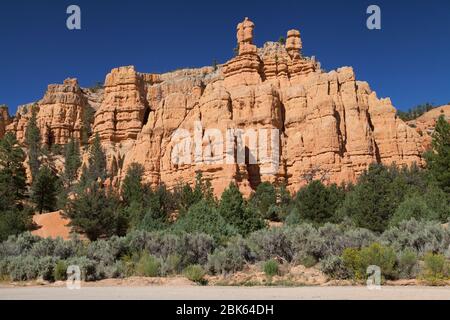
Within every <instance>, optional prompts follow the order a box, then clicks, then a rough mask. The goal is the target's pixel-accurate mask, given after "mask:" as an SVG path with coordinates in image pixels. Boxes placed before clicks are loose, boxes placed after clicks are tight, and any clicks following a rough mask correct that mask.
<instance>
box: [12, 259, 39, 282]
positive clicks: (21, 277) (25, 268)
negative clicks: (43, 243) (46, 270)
mask: <svg viewBox="0 0 450 320" xmlns="http://www.w3.org/2000/svg"><path fill="white" fill-rule="evenodd" d="M8 273H9V276H10V278H11V280H12V281H27V280H34V279H37V277H38V275H39V262H38V260H36V258H35V257H32V256H17V257H12V258H11V260H10V261H9V263H8Z"/></svg>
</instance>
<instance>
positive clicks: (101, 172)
mask: <svg viewBox="0 0 450 320" xmlns="http://www.w3.org/2000/svg"><path fill="white" fill-rule="evenodd" d="M88 165H89V166H88V173H89V179H90V180H92V181H97V180H98V179H101V180H104V179H106V176H107V172H106V155H105V152H104V151H103V147H102V144H101V141H100V136H99V135H98V133H96V135H95V138H94V141H93V142H92V145H91V147H90V149H89V159H88Z"/></svg>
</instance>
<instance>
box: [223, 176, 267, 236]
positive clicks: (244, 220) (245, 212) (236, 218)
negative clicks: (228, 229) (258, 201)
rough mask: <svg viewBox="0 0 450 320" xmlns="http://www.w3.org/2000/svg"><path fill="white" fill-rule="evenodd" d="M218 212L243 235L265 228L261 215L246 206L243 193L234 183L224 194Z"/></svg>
mask: <svg viewBox="0 0 450 320" xmlns="http://www.w3.org/2000/svg"><path fill="white" fill-rule="evenodd" d="M218 211H219V214H220V215H221V216H222V217H223V218H224V219H225V221H226V222H227V223H229V224H230V225H232V226H234V227H235V228H236V229H237V230H239V233H240V234H242V235H247V234H249V233H251V232H253V231H256V230H259V229H262V228H264V227H265V223H264V221H263V220H262V219H261V217H260V215H259V214H258V213H257V212H255V211H254V210H251V208H249V207H248V206H247V205H246V203H245V200H244V198H243V196H242V194H241V192H240V191H239V189H238V187H237V186H236V184H234V183H231V184H230V186H229V187H228V188H227V189H226V190H225V191H224V192H223V193H222V197H221V199H220V203H219V208H218Z"/></svg>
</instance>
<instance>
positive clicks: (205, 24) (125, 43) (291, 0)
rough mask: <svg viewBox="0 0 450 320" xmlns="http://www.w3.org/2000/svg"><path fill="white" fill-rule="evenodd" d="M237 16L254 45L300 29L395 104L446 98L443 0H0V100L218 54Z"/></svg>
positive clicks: (307, 42)
mask: <svg viewBox="0 0 450 320" xmlns="http://www.w3.org/2000/svg"><path fill="white" fill-rule="evenodd" d="M70 4H77V5H79V6H80V7H81V10H82V30H81V31H69V30H68V29H67V28H66V19H67V14H66V8H67V7H68V6H69V5H70ZM370 4H378V5H379V6H380V7H381V10H382V30H380V31H369V30H368V29H367V28H366V19H367V17H368V15H367V14H366V8H367V7H368V5H370ZM246 16H248V17H250V19H252V20H253V21H254V22H255V24H256V29H255V41H256V43H257V45H258V46H261V45H262V44H263V43H264V42H265V41H269V40H277V39H278V38H279V37H280V36H282V35H285V34H286V31H287V30H289V29H292V28H296V29H300V30H301V33H302V40H303V45H304V52H305V54H307V55H315V56H316V57H317V58H318V59H319V60H320V61H321V62H322V66H323V67H324V68H325V69H326V70H331V69H335V68H338V67H340V66H345V65H351V66H353V67H354V69H355V72H356V75H357V77H358V79H360V80H365V81H368V82H369V83H370V85H371V87H372V89H373V90H375V91H377V93H378V95H379V96H380V97H391V98H392V100H393V102H394V105H395V106H396V107H397V108H399V109H407V108H409V107H411V106H414V105H417V104H420V103H423V102H432V103H435V104H444V103H448V102H450V72H449V71H450V1H448V0H427V1H418V0H416V1H415V0H408V1H407V0H389V1H382V0H373V1H365V0H345V1H344V0H341V1H331V0H330V1H323V0H315V1H302V0H277V1H266V0H259V1H245V0H238V1H235V0H223V1H213V0H210V1H205V0H204V1H196V0H191V1H181V0H180V1H177V0H156V1H144V0H126V1H114V0H108V1H107V0H89V1H87V0H71V1H65V0H53V1H51V0H29V1H25V0H14V1H13V0H1V1H0V104H1V103H5V104H7V105H8V106H9V107H10V110H11V111H10V112H11V113H15V109H16V107H17V105H20V104H24V103H27V102H31V101H35V100H38V99H40V98H41V97H42V96H43V94H44V92H45V89H46V87H47V85H48V84H49V83H61V82H62V81H63V80H64V79H65V78H67V77H76V78H78V79H79V81H80V83H81V85H82V86H91V85H93V84H95V83H96V82H98V81H104V78H105V75H106V74H107V73H108V71H109V70H111V69H112V68H114V67H117V66H122V65H135V66H136V67H137V69H138V70H139V71H142V72H165V71H170V70H174V69H177V68H180V67H199V66H204V65H211V64H212V61H213V60H214V59H217V60H218V61H219V62H225V61H227V60H228V59H230V57H231V56H232V54H233V48H234V47H235V45H236V38H235V37H236V34H235V27H236V24H237V23H238V22H240V21H241V20H242V19H243V18H244V17H246Z"/></svg>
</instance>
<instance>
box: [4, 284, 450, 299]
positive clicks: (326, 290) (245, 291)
mask: <svg viewBox="0 0 450 320" xmlns="http://www.w3.org/2000/svg"><path fill="white" fill-rule="evenodd" d="M17 299H21V300H29V299H32V300H47V299H56V300H85V299H87V300H106V299H107V300H117V299H124V300H126V299H133V300H159V299H161V300H166V299H170V300H240V299H245V300H278V299H280V300H361V299H362V300H392V299H400V300H417V299H425V300H450V287H416V286H414V287H413V286H410V287H382V288H381V289H380V290H369V289H368V288H366V287H297V288H281V287H201V286H147V287H81V289H79V290H69V289H67V288H64V287H53V288H51V287H25V288H17V287H16V288H0V300H17Z"/></svg>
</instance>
